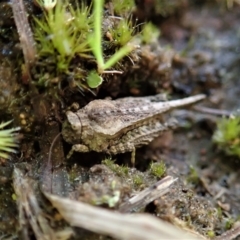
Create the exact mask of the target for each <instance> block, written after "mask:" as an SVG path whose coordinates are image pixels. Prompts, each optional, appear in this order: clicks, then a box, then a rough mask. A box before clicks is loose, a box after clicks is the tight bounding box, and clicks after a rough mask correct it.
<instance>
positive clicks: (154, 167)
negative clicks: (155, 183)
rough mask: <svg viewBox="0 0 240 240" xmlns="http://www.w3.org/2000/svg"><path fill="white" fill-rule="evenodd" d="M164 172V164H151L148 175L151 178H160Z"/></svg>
mask: <svg viewBox="0 0 240 240" xmlns="http://www.w3.org/2000/svg"><path fill="white" fill-rule="evenodd" d="M165 172H166V165H165V164H164V162H162V161H161V162H158V163H151V165H150V173H151V174H152V175H153V176H156V177H158V178H161V177H162V176H163V175H164V174H165Z"/></svg>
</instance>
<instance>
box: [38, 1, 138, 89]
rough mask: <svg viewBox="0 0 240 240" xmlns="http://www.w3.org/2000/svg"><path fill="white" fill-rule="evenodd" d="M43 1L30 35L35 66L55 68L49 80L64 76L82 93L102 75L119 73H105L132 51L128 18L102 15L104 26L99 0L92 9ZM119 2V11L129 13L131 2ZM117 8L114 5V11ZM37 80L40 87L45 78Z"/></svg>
mask: <svg viewBox="0 0 240 240" xmlns="http://www.w3.org/2000/svg"><path fill="white" fill-rule="evenodd" d="M39 1H40V0H39ZM46 2H47V1H45V2H43V3H39V5H40V6H42V8H43V9H44V14H43V16H42V17H41V18H35V21H36V24H35V27H34V34H35V40H36V41H37V43H38V57H39V58H38V65H39V64H40V65H41V67H42V66H44V67H46V68H48V69H49V65H50V66H51V69H54V71H55V69H56V72H55V73H53V75H52V76H50V79H51V78H54V77H56V76H59V75H61V74H65V75H68V76H69V77H70V76H71V79H73V82H74V84H72V86H77V87H79V88H80V89H81V90H84V89H89V88H96V87H98V86H99V85H101V83H102V82H103V78H102V74H103V73H122V72H121V71H118V70H110V71H107V70H109V69H110V68H112V67H113V66H114V65H116V64H117V63H118V62H119V61H121V60H122V59H123V58H124V57H125V56H127V55H128V54H129V53H130V52H131V51H133V50H134V49H135V46H134V45H133V44H130V41H131V39H132V38H133V35H134V27H133V26H132V23H131V20H129V19H131V17H128V18H127V19H124V18H121V17H116V18H114V17H112V18H110V17H108V16H104V17H106V18H109V20H108V21H109V22H110V23H111V24H110V26H107V27H106V26H105V25H106V24H105V25H104V21H105V19H103V10H104V6H103V2H104V1H103V0H94V1H93V9H92V6H91V5H90V6H87V5H84V4H81V5H80V6H79V5H78V4H75V6H73V5H72V4H70V3H69V2H68V1H67V0H66V1H53V2H50V4H47V5H46ZM123 2H124V4H123V5H122V7H123V9H122V10H124V11H125V12H124V13H126V12H129V14H130V9H132V4H133V3H130V2H131V1H123ZM113 5H114V3H113ZM119 6H120V4H119V3H117V5H116V12H118V11H119ZM108 25H109V24H108ZM107 35H108V36H109V37H107ZM41 69H42V68H41ZM39 78H40V79H41V81H40V82H38V83H39V84H40V85H43V82H44V80H45V78H41V77H39ZM39 78H38V79H39ZM46 82H48V83H49V82H51V81H47V80H46ZM45 85H46V83H45V84H44V86H45Z"/></svg>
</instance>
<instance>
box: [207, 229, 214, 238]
mask: <svg viewBox="0 0 240 240" xmlns="http://www.w3.org/2000/svg"><path fill="white" fill-rule="evenodd" d="M207 235H208V237H209V238H213V237H215V232H214V231H213V230H209V231H208V232H207Z"/></svg>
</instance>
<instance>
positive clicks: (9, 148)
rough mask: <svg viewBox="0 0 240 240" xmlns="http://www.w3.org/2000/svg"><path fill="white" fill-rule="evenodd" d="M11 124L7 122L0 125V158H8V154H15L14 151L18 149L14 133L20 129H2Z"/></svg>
mask: <svg viewBox="0 0 240 240" xmlns="http://www.w3.org/2000/svg"><path fill="white" fill-rule="evenodd" d="M11 122H12V121H8V122H4V123H1V124H0V157H2V158H9V153H16V150H15V149H16V148H17V147H18V141H17V136H16V132H17V131H18V130H19V129H20V128H19V127H17V128H10V129H4V128H5V127H6V126H8V125H9V124H10V123H11Z"/></svg>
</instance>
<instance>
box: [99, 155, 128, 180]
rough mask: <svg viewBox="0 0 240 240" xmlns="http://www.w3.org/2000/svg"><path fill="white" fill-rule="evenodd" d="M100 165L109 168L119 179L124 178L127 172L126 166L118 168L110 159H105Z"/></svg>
mask: <svg viewBox="0 0 240 240" xmlns="http://www.w3.org/2000/svg"><path fill="white" fill-rule="evenodd" d="M102 164H104V165H106V166H107V167H109V168H110V169H111V170H112V171H113V172H115V173H116V174H117V175H118V176H120V177H126V176H127V175H128V172H129V168H128V167H126V166H119V165H117V164H115V163H114V161H113V160H112V159H105V160H103V161H102Z"/></svg>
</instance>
